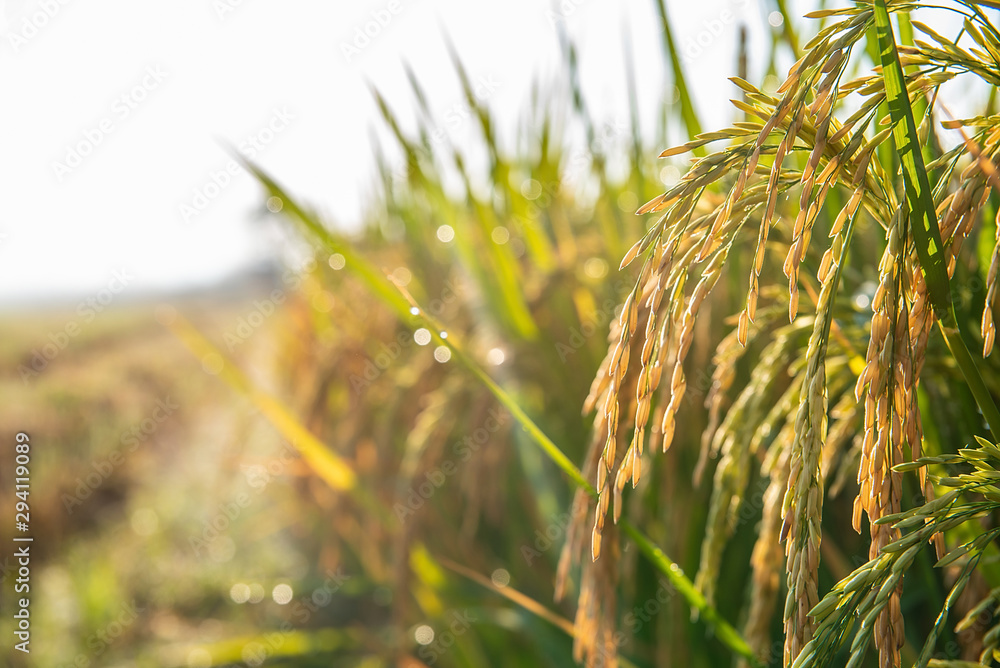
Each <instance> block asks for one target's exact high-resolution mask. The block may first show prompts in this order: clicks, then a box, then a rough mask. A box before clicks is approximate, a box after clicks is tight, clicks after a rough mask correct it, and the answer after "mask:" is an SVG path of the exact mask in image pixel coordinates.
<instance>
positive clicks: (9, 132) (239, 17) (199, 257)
mask: <svg viewBox="0 0 1000 668" xmlns="http://www.w3.org/2000/svg"><path fill="white" fill-rule="evenodd" d="M667 5H668V12H669V13H670V14H671V18H672V19H673V21H674V24H675V36H676V37H677V38H678V40H679V41H680V42H681V46H682V48H686V50H687V52H688V54H689V57H688V58H687V61H686V62H685V66H686V67H687V69H688V74H689V76H690V77H691V78H692V80H693V81H697V87H696V92H697V95H698V98H697V103H698V105H699V112H700V113H701V114H702V116H703V117H704V118H705V119H706V121H707V124H711V125H715V124H718V123H723V122H725V121H727V120H729V118H730V117H731V113H732V112H731V108H730V107H729V105H728V102H726V100H727V99H728V98H729V97H731V96H732V94H731V91H730V87H729V85H728V83H726V82H725V77H726V76H729V75H731V74H733V73H734V69H735V65H734V60H735V55H734V52H735V35H736V32H737V30H738V25H739V23H740V22H741V21H745V22H746V23H747V24H748V27H749V28H750V31H751V32H750V47H751V53H753V52H754V51H755V50H756V52H757V53H761V52H763V47H764V41H763V40H765V39H769V38H768V37H766V35H765V29H766V28H767V29H769V26H768V24H767V18H768V13H769V11H770V9H771V3H765V2H760V3H758V2H755V1H751V0H700V1H699V2H687V1H685V2H678V1H676V0H668V2H667ZM559 8H563V9H559ZM554 21H561V22H563V24H564V25H565V26H566V28H567V31H568V33H569V35H570V37H571V38H572V39H573V40H574V42H575V43H576V44H577V45H578V47H579V51H580V66H581V73H582V78H583V85H584V93H585V95H586V96H587V98H588V101H589V104H590V106H591V107H592V109H593V110H594V112H595V115H596V116H597V117H598V118H599V119H602V120H604V121H606V122H609V123H614V122H624V121H625V120H626V119H627V97H626V92H625V79H624V72H625V69H624V64H623V51H624V48H625V47H624V46H623V43H622V35H623V33H624V27H625V25H626V24H628V26H629V31H630V34H631V45H630V48H631V49H632V50H633V52H634V59H635V62H636V64H637V71H638V78H639V81H640V98H639V102H640V107H641V108H642V109H643V110H644V111H645V113H647V114H648V115H647V116H646V117H645V118H644V119H643V122H644V123H645V124H646V130H647V131H651V129H652V126H653V117H652V116H653V113H654V112H655V109H656V105H657V100H658V99H659V97H660V96H661V92H662V90H663V82H664V73H663V68H662V62H663V57H662V46H661V41H660V40H661V38H660V34H659V31H658V25H659V20H658V18H657V16H656V13H655V5H654V2H653V0H632V1H631V2H624V3H623V2H616V1H615V0H561V2H559V3H552V4H548V3H544V2H540V1H539V0H508V1H507V2H504V3H497V2H469V1H468V0H465V1H461V0H371V1H369V0H365V1H363V2H362V1H351V2H347V1H346V0H339V1H337V2H321V1H319V0H312V1H308V0H283V1H282V2H278V0H169V1H167V0H151V1H149V2H141V3H139V2H129V1H127V0H89V1H88V2H76V1H74V0H6V1H5V0H0V89H2V90H4V91H6V93H7V102H6V103H5V104H4V105H3V107H4V111H3V114H4V121H5V122H3V123H2V124H0V156H3V159H2V160H0V183H2V184H3V186H2V187H3V189H4V195H5V196H4V204H5V206H4V207H3V216H2V217H0V303H7V304H11V303H13V302H20V303H25V302H35V301H38V300H39V299H44V300H50V299H52V298H56V297H58V298H61V299H69V298H72V297H76V296H80V295H87V294H94V293H96V292H97V291H100V290H102V289H104V288H106V287H107V286H108V285H109V283H110V282H111V281H112V280H113V279H114V277H115V272H116V271H118V272H121V271H123V270H124V271H126V272H127V275H129V276H131V277H132V278H130V279H128V286H127V289H128V291H129V293H134V294H140V293H142V292H145V291H149V290H164V289H174V288H178V287H189V286H193V285H199V284H207V283H210V282H212V281H215V280H218V279H219V278H222V277H225V276H226V275H229V274H232V273H233V272H235V271H238V270H239V269H240V268H243V267H246V266H247V265H249V264H252V263H253V262H254V261H256V260H259V259H261V258H262V257H266V256H267V253H268V252H269V247H270V245H271V237H269V236H267V235H266V234H264V233H263V232H262V230H261V227H260V226H259V225H256V224H255V223H254V222H253V217H254V215H255V212H256V211H257V210H258V208H259V207H260V191H259V189H258V187H257V186H256V185H255V184H254V182H253V181H252V180H251V178H250V177H249V176H248V175H247V174H246V173H245V172H243V171H242V170H240V169H236V168H234V169H232V173H230V172H229V171H227V167H228V164H227V163H229V157H228V155H227V154H226V153H225V151H224V149H223V148H221V146H220V141H226V142H229V143H231V144H234V145H236V146H238V147H241V149H245V150H246V151H247V152H249V153H253V159H254V160H256V161H257V162H258V163H259V164H261V165H262V166H263V167H264V168H265V169H266V170H268V171H269V172H270V173H272V175H274V176H275V177H276V178H277V179H278V180H279V181H280V182H281V183H283V184H284V185H286V186H287V187H288V188H289V189H290V190H291V191H292V192H293V193H295V194H297V195H299V196H300V197H301V198H303V199H305V200H306V201H308V202H310V203H311V204H312V205H313V206H315V207H316V208H318V209H319V210H320V211H323V212H324V213H326V214H327V215H328V217H329V219H330V220H332V221H334V222H335V223H336V224H337V225H340V226H344V227H349V226H351V225H356V224H357V222H358V221H359V219H360V211H361V209H362V207H363V204H364V202H365V201H366V200H368V199H370V192H371V189H372V184H373V183H374V160H373V158H372V147H371V144H370V136H371V132H370V131H371V129H373V128H375V129H378V130H379V131H382V124H381V121H380V120H379V118H378V115H377V112H376V109H375V105H374V103H373V102H372V97H371V95H370V93H369V91H368V88H367V85H366V82H371V83H372V84H373V85H374V86H376V87H377V88H378V89H379V90H381V91H382V92H383V94H384V95H385V96H386V97H387V98H388V100H389V102H390V104H391V105H392V107H393V109H394V110H396V111H397V112H399V113H400V114H401V115H403V116H404V117H410V116H411V113H412V110H413V108H414V105H413V102H412V98H411V95H410V93H409V87H408V85H407V84H406V79H405V75H404V70H403V67H402V63H403V62H404V61H406V62H409V63H410V65H411V66H412V68H413V69H414V71H415V72H416V73H417V75H418V77H419V78H420V79H421V81H422V82H423V84H424V87H425V88H426V91H427V94H428V97H429V101H430V103H431V107H432V112H433V114H434V116H435V118H437V119H440V121H439V122H440V126H441V127H442V128H443V129H444V130H445V131H446V132H447V133H448V136H449V137H450V138H451V139H452V140H453V141H455V142H459V143H461V142H462V141H463V140H464V139H465V138H470V139H471V138H474V136H475V135H474V132H475V128H474V126H473V125H472V123H457V122H454V121H449V120H448V119H449V118H455V111H456V110H457V109H461V108H462V97H461V93H460V89H459V87H458V83H457V80H456V77H455V75H454V71H453V69H452V67H451V65H450V61H449V59H448V56H447V50H446V47H445V42H444V39H443V34H444V33H447V34H448V35H450V36H451V39H452V40H453V42H454V43H455V46H456V48H457V50H458V52H459V54H460V55H461V57H462V59H463V61H464V63H465V65H466V68H467V69H468V71H469V72H470V74H471V76H472V77H473V79H474V80H477V81H481V82H482V85H483V87H484V88H483V90H486V91H489V92H488V93H486V95H487V97H488V102H489V104H490V105H491V107H492V108H493V109H494V110H495V112H496V113H497V117H498V120H499V127H500V132H501V135H506V136H507V137H508V139H511V135H512V134H513V129H514V127H515V125H516V122H517V120H518V119H519V117H520V115H521V114H522V113H523V109H524V105H525V103H526V101H527V99H528V94H529V88H530V85H531V82H532V81H533V80H534V79H536V78H538V77H541V80H542V81H546V80H549V81H551V80H552V78H553V77H554V76H555V73H556V72H557V71H559V69H558V68H559V64H558V63H559V49H558V39H557V33H556V29H555V27H554ZM366 28H367V30H368V32H370V33H371V34H372V36H371V37H368V36H366V35H364V32H365V30H366ZM713 33H721V34H719V35H718V36H715V35H714V34H713ZM359 35H361V36H360V37H359ZM699 37H700V41H701V43H702V44H709V46H707V47H702V46H698V45H697V44H696V43H695V41H694V40H696V39H698V38H699ZM758 66H759V63H758ZM709 81H712V82H718V83H717V84H715V85H707V84H706V82H709ZM449 113H451V114H452V115H451V116H449Z"/></svg>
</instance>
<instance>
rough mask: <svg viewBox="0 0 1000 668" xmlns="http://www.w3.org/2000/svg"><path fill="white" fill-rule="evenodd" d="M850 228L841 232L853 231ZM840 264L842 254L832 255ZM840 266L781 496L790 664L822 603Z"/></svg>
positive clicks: (826, 291) (816, 331)
mask: <svg viewBox="0 0 1000 668" xmlns="http://www.w3.org/2000/svg"><path fill="white" fill-rule="evenodd" d="M850 230H851V228H850V227H848V228H845V230H844V232H842V234H849V233H850ZM833 261H834V262H835V263H836V266H837V267H839V264H840V261H841V257H840V256H839V255H838V256H837V257H835V258H834V259H833ZM839 278H840V273H839V271H836V270H835V271H830V272H828V273H827V276H826V280H824V281H823V284H822V288H821V289H820V295H819V300H818V303H817V304H816V319H815V321H814V322H813V329H812V333H811V334H810V336H809V345H808V348H807V350H806V368H805V372H804V377H803V381H802V389H801V394H800V399H799V408H798V413H797V415H796V417H795V439H794V441H793V442H792V445H791V454H790V456H789V475H788V485H787V489H786V491H785V497H784V500H783V501H782V517H783V525H782V529H781V538H785V537H786V536H787V539H788V541H787V543H786V545H785V554H786V556H787V565H786V571H787V577H788V594H787V598H786V600H785V611H784V620H785V663H786V665H788V664H790V663H791V662H793V661H794V660H795V659H796V658H798V655H799V652H801V651H802V648H803V647H805V645H806V643H808V642H809V641H810V640H812V634H813V631H814V623H813V620H812V618H811V617H809V614H808V613H809V611H810V610H812V608H813V607H815V605H816V604H817V603H819V558H820V555H819V549H820V542H821V541H822V530H821V528H820V527H821V524H822V519H823V471H822V468H821V463H822V457H823V446H824V444H825V443H826V438H827V388H826V347H827V336H828V332H829V328H830V321H831V319H832V317H833V316H832V311H833V304H834V297H835V295H836V290H837V285H838V282H839Z"/></svg>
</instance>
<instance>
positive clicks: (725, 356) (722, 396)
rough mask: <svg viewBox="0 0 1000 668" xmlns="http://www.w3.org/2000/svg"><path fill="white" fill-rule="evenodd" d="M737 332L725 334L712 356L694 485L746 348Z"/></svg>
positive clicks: (698, 482)
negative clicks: (704, 419)
mask: <svg viewBox="0 0 1000 668" xmlns="http://www.w3.org/2000/svg"><path fill="white" fill-rule="evenodd" d="M738 333H739V331H738V330H733V331H731V332H730V333H729V334H727V335H726V337H725V338H723V339H722V341H721V342H720V343H719V345H718V346H717V347H716V349H715V355H714V356H713V357H712V364H713V365H714V366H715V369H714V370H713V371H712V383H711V385H710V386H709V389H708V396H707V397H706V398H705V406H706V407H707V408H708V425H707V426H706V427H705V431H704V432H702V434H701V452H700V453H699V455H698V463H697V465H696V466H695V469H694V484H695V485H696V486H697V485H700V484H701V477H702V475H703V474H704V470H705V464H706V463H707V461H708V454H709V448H710V446H711V444H712V440H713V439H714V437H715V432H716V430H717V429H718V428H719V421H720V419H721V415H722V408H723V405H724V403H725V400H726V393H727V392H728V391H729V389H730V388H731V387H732V386H733V381H734V380H735V379H736V364H737V363H738V362H739V361H740V359H741V358H742V357H743V352H744V351H745V350H746V348H745V347H743V346H741V345H739V339H738V338H737V334H738Z"/></svg>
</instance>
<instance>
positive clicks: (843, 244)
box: [0, 0, 1000, 668]
mask: <svg viewBox="0 0 1000 668" xmlns="http://www.w3.org/2000/svg"><path fill="white" fill-rule="evenodd" d="M654 4H655V6H656V10H657V16H658V17H659V20H660V26H659V28H660V34H661V35H662V38H663V51H662V57H663V58H664V63H665V65H664V68H665V71H666V73H667V78H666V80H665V81H652V82H650V81H644V80H642V77H641V76H640V75H639V74H638V73H637V71H636V68H635V66H634V64H632V63H628V62H627V63H626V69H625V71H624V72H622V77H623V79H624V81H625V84H626V88H627V90H628V91H629V92H630V100H631V102H632V107H631V109H632V113H631V117H630V119H631V123H630V124H627V125H624V126H615V127H613V128H611V129H610V130H609V126H608V125H607V122H606V120H605V119H601V118H597V117H595V116H594V115H593V114H592V112H591V111H590V106H589V105H588V100H587V99H586V98H585V96H584V95H583V93H582V91H581V87H580V85H579V81H580V77H581V71H580V68H581V66H580V65H579V63H578V58H577V51H576V47H575V46H574V44H573V43H572V42H571V40H569V38H568V37H566V36H565V35H564V34H563V35H561V38H560V40H559V48H560V49H561V53H562V58H563V64H562V69H561V72H560V74H559V76H558V77H557V79H558V81H555V82H553V81H549V80H544V79H539V80H538V81H537V84H536V85H535V86H534V88H533V91H534V92H533V94H532V96H531V97H530V99H526V100H525V101H524V113H523V118H522V120H521V121H520V122H519V124H518V126H517V129H516V133H515V135H516V138H517V139H516V141H509V140H508V139H507V138H504V137H501V136H500V135H501V134H502V133H503V132H506V131H507V129H506V128H501V127H500V126H499V125H498V123H497V118H496V115H495V113H494V111H493V110H492V109H491V108H490V106H489V103H488V102H487V101H483V100H482V99H480V98H481V96H478V95H477V94H476V90H475V86H476V83H475V81H474V79H473V77H472V76H471V75H470V74H469V73H468V72H467V71H466V69H465V68H464V66H463V64H462V63H463V61H462V57H461V54H459V53H457V52H455V51H453V52H452V53H453V69H454V76H455V78H456V80H457V81H458V82H459V83H460V84H461V85H462V88H463V91H464V96H465V103H466V105H467V108H468V110H469V117H470V119H471V122H472V123H474V125H475V127H476V128H477V133H478V134H477V144H476V145H474V146H472V147H469V146H458V145H452V144H451V143H450V142H449V141H447V139H445V140H441V139H440V138H439V137H437V136H436V135H435V128H436V127H437V126H438V124H439V120H438V119H435V118H434V117H433V115H432V113H431V111H430V105H429V104H428V99H427V94H426V93H425V91H424V89H423V87H422V85H421V72H419V71H413V70H408V82H409V86H410V91H409V93H410V94H411V97H412V108H409V109H398V108H394V107H393V106H391V105H390V104H389V102H388V101H387V98H386V97H385V96H384V92H383V91H379V90H378V89H377V88H374V87H373V89H372V95H373V96H374V99H375V102H376V107H377V109H378V111H379V117H378V118H375V119H373V123H377V124H379V126H380V127H382V128H384V129H385V130H387V133H388V134H387V135H386V136H389V137H391V141H390V142H389V143H385V142H383V143H381V144H376V145H375V147H374V149H373V150H374V151H375V155H376V157H377V164H378V166H379V169H378V173H377V174H376V175H375V179H376V185H377V187H376V189H375V192H376V195H375V196H374V197H373V198H372V201H371V202H370V203H369V206H368V209H367V214H366V218H365V222H364V225H362V226H361V227H360V228H359V229H358V230H356V231H353V232H350V233H348V232H345V231H343V230H341V229H338V228H336V227H334V226H332V225H329V224H328V223H327V221H326V220H325V219H324V217H323V216H322V215H321V214H320V213H318V212H317V210H316V209H314V208H313V207H312V206H311V205H310V202H309V201H307V200H306V199H304V198H300V197H299V196H298V195H297V194H296V184H295V183H294V182H286V180H285V179H284V178H283V176H282V174H280V173H271V172H268V171H265V170H264V169H262V168H261V167H260V166H259V165H257V164H256V163H254V162H252V161H250V160H247V159H245V157H244V156H240V155H238V154H237V156H236V157H238V158H239V159H240V160H241V161H242V165H243V167H244V168H245V169H246V170H247V171H248V172H250V173H251V174H252V175H253V176H254V178H255V180H256V182H257V183H258V184H259V186H260V203H261V204H262V205H263V207H264V208H266V210H267V212H268V213H267V215H268V216H269V217H271V218H273V219H274V220H276V221H280V224H281V225H283V226H285V227H284V229H285V230H286V231H287V232H288V234H289V235H290V236H291V237H292V238H294V239H296V240H297V243H298V247H299V249H300V251H301V250H302V249H304V252H300V253H299V254H298V258H299V259H298V260H296V261H295V262H291V263H289V264H287V265H283V266H276V267H274V268H273V270H272V271H270V272H267V273H263V274H260V275H255V276H246V277H242V278H241V279H239V280H235V281H231V282H230V283H229V284H228V287H227V288H226V289H221V288H220V289H219V290H214V291H205V292H197V293H189V294H185V295H169V294H165V295H161V296H158V297H156V298H150V299H145V300H134V301H131V302H128V303H126V304H118V305H116V306H115V307H114V308H110V309H108V310H107V311H106V312H102V313H100V314H98V316H99V317H97V316H95V317H90V316H88V315H87V311H86V309H82V310H81V309H70V310H69V311H65V312H63V311H54V310H36V311H32V312H30V313H5V314H3V316H2V317H0V360H2V363H0V425H2V426H3V430H2V433H3V438H4V439H5V440H6V441H7V443H8V444H10V448H12V449H14V450H13V452H14V453H15V454H25V455H26V456H27V457H30V475H31V491H30V497H26V496H19V495H18V492H20V491H23V490H22V488H20V487H18V486H17V484H16V482H15V476H13V475H7V472H8V471H14V470H15V466H16V465H20V464H21V460H16V458H15V454H11V455H10V456H9V457H8V456H7V455H4V457H7V459H5V460H4V462H3V471H4V476H3V478H2V479H0V515H2V516H3V517H14V516H15V515H16V513H18V512H21V511H22V510H26V509H27V507H28V506H30V523H31V524H30V526H31V530H32V533H33V535H35V536H38V538H37V539H36V541H35V542H34V543H31V548H30V550H31V559H30V573H31V597H32V598H31V607H30V618H31V629H32V635H31V647H32V652H31V654H30V655H27V654H25V653H24V652H19V651H18V650H17V649H16V645H17V643H19V642H24V639H23V638H22V637H21V636H18V631H19V630H21V629H23V626H22V625H21V624H20V621H19V619H23V617H21V618H19V617H18V611H19V610H22V609H24V608H23V607H22V606H21V604H20V603H19V602H18V599H19V596H18V594H17V593H16V586H17V583H18V582H19V581H20V580H19V579H18V578H19V577H21V573H20V571H19V568H20V565H19V564H20V562H18V561H17V559H18V557H17V556H16V555H17V554H18V553H16V552H15V551H14V550H15V549H20V548H21V547H22V546H23V545H24V544H25V543H18V542H17V541H16V539H17V538H18V536H20V535H21V534H19V533H18V528H17V525H16V524H11V523H10V522H6V521H5V522H4V523H2V524H0V544H3V545H4V546H5V548H4V551H3V552H2V553H0V555H2V556H0V559H3V561H2V562H0V567H2V570H0V577H2V580H3V595H4V598H3V601H4V607H3V614H2V616H0V637H2V638H3V645H4V648H5V652H6V650H8V649H9V650H10V651H9V653H8V656H9V657H10V659H9V660H10V665H12V666H22V665H25V666H28V665H30V666H79V667H80V668H87V667H88V666H111V667H118V666H122V667H124V666H142V667H145V666H169V667H174V666H176V667H178V668H180V667H190V668H207V667H209V666H243V665H247V666H289V667H291V666H297V667H298V666H301V667H308V666H317V667H318V666H357V667H365V668H377V667H382V666H403V667H406V668H426V667H428V666H446V667H455V668H466V667H468V668H478V667H480V666H566V667H572V666H588V667H591V666H594V667H611V666H625V667H632V666H635V667H647V666H648V667H652V666H690V667H696V668H701V667H706V668H707V667H714V666H740V667H744V666H746V667H758V668H762V667H764V666H794V667H795V668H798V667H805V666H817V667H819V666H879V668H887V667H894V666H903V665H906V666H920V667H924V666H934V667H936V668H972V667H975V666H992V665H996V663H997V662H998V661H1000V618H998V617H997V609H998V606H1000V551H998V549H997V544H996V539H997V537H998V535H1000V523H998V519H1000V490H998V487H997V480H998V478H1000V445H998V440H1000V410H998V408H997V399H998V397H1000V367H998V364H1000V362H998V360H997V356H996V355H995V354H992V355H991V352H993V347H994V339H995V331H996V326H995V324H994V315H995V313H996V309H997V304H996V292H997V275H998V267H1000V245H998V241H997V240H998V239H1000V228H998V210H1000V209H998V204H1000V200H998V190H1000V182H998V180H997V179H998V178H1000V174H998V171H997V160H998V159H1000V115H998V109H997V106H998V100H997V86H998V84H1000V15H998V10H1000V7H998V5H997V4H996V3H994V2H986V1H985V0H982V1H974V0H947V1H946V2H944V3H943V6H937V5H935V6H933V7H932V6H931V3H924V2H916V1H915V2H909V1H904V0H871V1H868V0H864V1H858V2H852V3H837V4H834V3H820V6H819V7H818V8H810V9H811V12H810V13H809V14H808V15H807V16H806V17H805V19H803V18H802V17H801V16H800V14H801V13H804V12H803V11H801V10H802V8H801V7H798V5H797V3H786V2H783V1H781V0H778V1H777V2H775V3H773V5H774V6H773V8H771V7H770V4H769V5H768V7H769V8H770V9H772V10H773V11H772V12H771V18H772V20H771V23H770V25H771V27H772V28H773V29H772V30H771V32H770V34H771V35H772V38H773V39H772V42H771V44H770V45H769V48H768V49H767V50H766V51H764V52H748V51H747V49H746V48H745V46H744V47H743V48H742V49H741V50H740V53H739V58H738V59H737V62H734V63H733V67H732V75H733V78H732V79H731V82H732V85H731V86H730V88H729V91H730V97H732V98H733V99H732V100H731V102H725V101H724V100H719V101H718V102H719V104H722V103H723V102H725V103H726V104H730V103H731V106H732V109H731V113H730V116H729V117H730V118H731V121H730V122H729V123H728V124H727V125H726V126H725V127H719V128H716V127H704V126H703V124H702V120H701V117H700V116H699V114H698V112H697V109H696V107H695V104H694V103H693V96H692V90H693V89H692V87H694V86H697V85H699V84H698V82H696V81H692V80H690V79H689V78H687V77H686V75H685V67H684V58H683V56H682V54H681V53H680V51H679V46H678V45H679V44H680V37H679V36H678V35H676V34H675V33H674V31H673V29H672V24H671V21H670V13H671V6H670V3H666V2H665V0H657V1H656V2H655V3H654ZM733 32H734V33H735V34H738V31H737V29H736V27H735V26H734V27H733ZM748 61H751V62H752V63H754V66H753V67H752V68H748V65H747V63H748ZM789 63H794V64H792V65H791V66H790V67H789V66H788V64H789ZM749 71H754V72H764V73H765V74H764V76H763V77H761V80H760V81H756V80H751V79H752V78H753V77H751V76H750V74H748V72H749ZM639 86H647V87H648V86H653V87H657V88H659V89H662V91H663V94H662V98H661V102H660V104H659V107H658V109H657V110H656V112H657V115H656V117H657V118H658V119H659V120H658V127H657V128H654V129H652V130H650V129H648V128H646V129H643V128H640V127H639V121H638V119H639V118H640V117H642V116H644V115H645V113H646V112H645V111H644V110H640V109H639V108H638V107H637V105H638V102H637V101H636V100H637V96H636V95H635V91H636V90H637V87H639ZM956 108H961V109H962V110H963V114H965V111H964V110H966V109H970V108H971V109H974V112H973V113H971V114H965V115H963V116H959V115H953V111H954V109H956ZM574 132H576V133H577V134H578V135H579V137H581V138H582V146H583V150H582V151H581V150H579V148H578V147H577V146H576V145H575V144H574V142H573V141H571V138H572V136H573V133H574ZM678 137H679V138H681V141H680V142H678V141H676V138H678ZM512 147H513V148H512ZM70 325H72V328H71V327H70ZM18 434H24V436H23V437H21V436H18ZM15 445H16V446H18V447H21V446H23V447H21V449H15ZM25 461H27V460H25ZM17 470H20V469H17ZM19 475H20V474H19ZM26 498H30V502H29V501H26ZM19 502H20V503H24V504H26V505H25V506H23V507H22V506H20V505H18V504H19ZM6 546H15V547H13V548H10V549H7V547H6ZM5 665H6V664H5Z"/></svg>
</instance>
